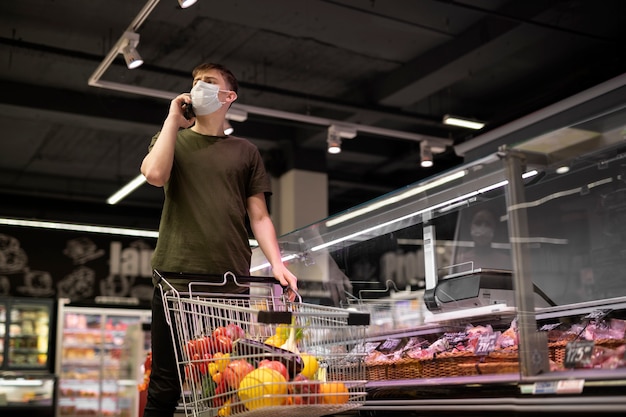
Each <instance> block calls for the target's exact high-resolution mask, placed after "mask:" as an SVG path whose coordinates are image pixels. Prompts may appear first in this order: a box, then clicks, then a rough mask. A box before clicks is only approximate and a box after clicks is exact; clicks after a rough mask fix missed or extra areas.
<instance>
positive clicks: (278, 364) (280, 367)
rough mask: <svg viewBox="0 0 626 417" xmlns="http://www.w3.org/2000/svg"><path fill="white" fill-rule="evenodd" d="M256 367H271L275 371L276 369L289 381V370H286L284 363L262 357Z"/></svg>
mask: <svg viewBox="0 0 626 417" xmlns="http://www.w3.org/2000/svg"><path fill="white" fill-rule="evenodd" d="M258 368H271V369H273V370H275V371H278V372H279V373H280V374H281V375H282V376H284V377H285V381H289V372H288V371H287V367H286V366H285V364H284V363H282V362H279V361H272V360H269V359H263V360H262V361H261V362H259V365H258Z"/></svg>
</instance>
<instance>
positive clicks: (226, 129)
mask: <svg viewBox="0 0 626 417" xmlns="http://www.w3.org/2000/svg"><path fill="white" fill-rule="evenodd" d="M234 131H235V129H233V127H232V126H231V124H230V123H229V122H228V120H226V121H225V122H224V134H225V135H232V134H233V132H234Z"/></svg>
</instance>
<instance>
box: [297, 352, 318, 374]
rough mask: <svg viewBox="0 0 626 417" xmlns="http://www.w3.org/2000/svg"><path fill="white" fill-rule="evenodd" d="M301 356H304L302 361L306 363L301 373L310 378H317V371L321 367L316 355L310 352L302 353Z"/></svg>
mask: <svg viewBox="0 0 626 417" xmlns="http://www.w3.org/2000/svg"><path fill="white" fill-rule="evenodd" d="M300 358H302V362H303V363H304V367H303V368H302V370H301V371H300V373H301V374H302V375H304V376H306V377H307V378H309V379H315V373H316V372H317V369H318V368H319V363H317V359H316V358H315V356H313V355H309V354H308V353H301V354H300Z"/></svg>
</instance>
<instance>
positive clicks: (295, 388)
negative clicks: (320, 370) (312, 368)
mask: <svg viewBox="0 0 626 417" xmlns="http://www.w3.org/2000/svg"><path fill="white" fill-rule="evenodd" d="M289 392H290V393H291V394H292V398H293V399H292V401H293V404H316V403H321V399H319V398H318V395H317V394H318V393H319V382H318V381H312V380H310V379H309V378H307V377H306V376H304V375H302V374H298V375H296V376H295V377H294V378H293V380H292V381H291V382H290V384H289Z"/></svg>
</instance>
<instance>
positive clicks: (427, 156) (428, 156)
mask: <svg viewBox="0 0 626 417" xmlns="http://www.w3.org/2000/svg"><path fill="white" fill-rule="evenodd" d="M420 158H421V162H420V165H421V166H422V168H430V167H432V166H433V151H432V149H431V148H430V143H428V141H426V140H423V141H421V142H420Z"/></svg>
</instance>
